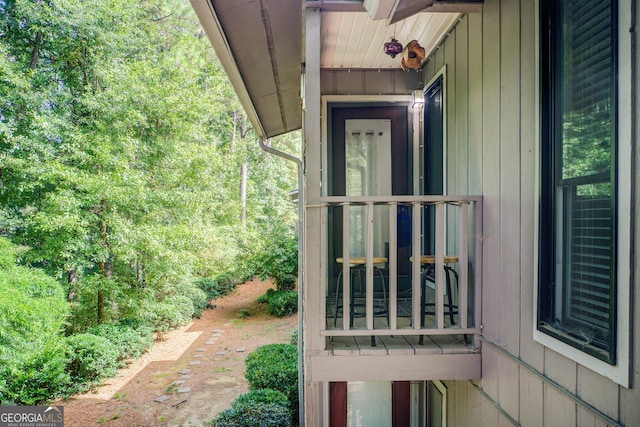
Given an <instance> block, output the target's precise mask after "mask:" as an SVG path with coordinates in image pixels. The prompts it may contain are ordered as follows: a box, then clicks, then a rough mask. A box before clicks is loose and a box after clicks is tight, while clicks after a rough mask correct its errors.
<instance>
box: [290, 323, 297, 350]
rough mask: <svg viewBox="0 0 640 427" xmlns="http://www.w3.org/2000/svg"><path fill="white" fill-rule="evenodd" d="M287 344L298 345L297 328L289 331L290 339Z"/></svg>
mask: <svg viewBox="0 0 640 427" xmlns="http://www.w3.org/2000/svg"><path fill="white" fill-rule="evenodd" d="M289 344H293V345H296V346H297V345H298V328H297V327H296V328H293V330H292V331H291V339H290V340H289Z"/></svg>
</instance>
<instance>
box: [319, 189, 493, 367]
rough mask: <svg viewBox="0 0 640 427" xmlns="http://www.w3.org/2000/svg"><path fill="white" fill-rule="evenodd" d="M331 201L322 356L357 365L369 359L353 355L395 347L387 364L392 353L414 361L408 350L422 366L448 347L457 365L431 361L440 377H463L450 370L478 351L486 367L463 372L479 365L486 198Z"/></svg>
mask: <svg viewBox="0 0 640 427" xmlns="http://www.w3.org/2000/svg"><path fill="white" fill-rule="evenodd" d="M321 209H322V227H323V236H326V239H325V241H324V242H323V246H324V249H323V253H325V254H326V256H325V259H324V260H323V261H324V262H323V263H322V265H323V266H324V267H323V270H324V271H323V277H325V278H326V282H325V286H324V287H323V289H322V296H321V301H324V304H321V306H320V307H318V308H319V310H320V312H321V315H320V319H324V321H323V322H321V323H322V325H321V326H320V328H319V333H320V335H321V336H322V337H324V338H325V339H324V343H325V347H324V350H321V351H317V352H315V353H313V354H312V356H314V357H316V356H317V357H325V358H326V357H333V358H334V361H335V358H336V357H339V358H341V360H342V366H344V367H345V369H346V367H347V366H351V368H349V369H355V370H357V369H358V368H359V365H360V363H361V362H362V361H363V359H362V358H354V357H353V356H366V357H368V356H372V357H374V358H375V356H388V357H386V358H379V360H378V364H379V366H380V367H381V368H383V367H384V366H385V364H387V366H388V363H389V360H390V359H389V357H391V358H394V359H396V358H397V360H398V363H400V364H407V363H408V364H409V365H411V362H409V359H407V356H423V357H422V358H421V359H419V360H422V362H417V364H416V366H424V364H423V363H424V361H425V357H426V358H427V359H429V360H431V362H435V360H436V359H435V358H437V357H440V361H441V362H442V361H444V359H442V355H447V358H446V360H447V361H448V362H447V363H448V364H449V365H448V368H447V367H445V366H444V365H442V368H441V369H440V368H438V367H437V365H438V364H437V363H435V364H433V363H432V364H431V365H430V366H432V367H433V368H434V369H435V371H434V372H432V374H428V375H427V376H429V378H431V379H436V378H437V377H441V379H455V378H457V375H459V374H460V373H459V372H458V373H457V374H456V373H455V372H450V373H449V374H447V373H446V372H445V371H447V370H454V371H455V370H456V366H457V365H458V364H459V365H463V364H465V363H469V360H468V358H466V356H472V357H473V362H471V363H473V364H475V365H477V369H475V368H474V369H472V370H469V371H468V374H460V375H462V377H466V376H469V375H471V377H473V376H474V375H476V373H479V360H480V358H479V349H480V342H479V335H480V329H481V328H480V325H481V319H480V313H481V310H480V304H481V295H482V282H481V271H480V267H481V265H482V262H481V256H482V251H481V239H480V238H479V237H478V236H480V235H481V234H482V232H481V229H480V228H481V226H482V198H481V197H479V196H391V197H378V196H375V197H367V196H363V197H360V196H356V197H354V196H335V197H324V198H323V199H322V207H321ZM392 231H395V232H392ZM414 296H415V297H414ZM370 359H371V358H370ZM455 360H458V363H455V362H454V361H455ZM325 362H326V363H327V365H326V368H327V373H328V372H329V365H332V364H333V362H330V361H329V360H328V359H327V360H325ZM452 362H453V363H452ZM345 363H346V365H345ZM314 364H315V366H316V369H322V367H321V365H322V364H321V363H319V361H315V362H314ZM333 365H334V364H333ZM409 365H408V366H409ZM475 365H474V366H475ZM332 369H335V365H334V366H333V368H332ZM401 370H402V369H401ZM368 371H369V372H371V366H370V367H369V369H368ZM436 371H437V372H436ZM368 375H369V376H370V374H368ZM394 375H395V376H394ZM398 375H400V376H398ZM447 375H449V377H447ZM329 376H331V375H329ZM383 376H384V375H383ZM401 376H402V374H399V373H398V372H396V374H391V373H389V377H390V379H398V378H399V377H401ZM379 378H381V379H383V378H382V377H379ZM413 378H415V377H413ZM323 379H325V380H326V379H329V380H331V378H327V377H326V376H323Z"/></svg>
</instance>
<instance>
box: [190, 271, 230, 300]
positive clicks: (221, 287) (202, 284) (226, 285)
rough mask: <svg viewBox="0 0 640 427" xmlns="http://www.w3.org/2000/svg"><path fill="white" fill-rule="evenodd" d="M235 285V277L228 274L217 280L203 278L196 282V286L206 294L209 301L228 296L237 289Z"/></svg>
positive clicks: (220, 276)
mask: <svg viewBox="0 0 640 427" xmlns="http://www.w3.org/2000/svg"><path fill="white" fill-rule="evenodd" d="M233 283H234V280H233V277H232V276H231V275H228V274H222V275H219V276H218V278H217V280H214V279H212V278H210V277H202V278H200V279H198V280H196V282H195V284H196V286H197V287H198V288H200V289H201V290H202V291H203V292H204V293H205V294H206V296H207V300H212V299H215V298H220V297H223V296H225V295H227V294H228V293H229V292H231V291H232V290H233V289H234V288H235V285H234V284H233Z"/></svg>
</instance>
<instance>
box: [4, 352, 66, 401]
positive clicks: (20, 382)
mask: <svg viewBox="0 0 640 427" xmlns="http://www.w3.org/2000/svg"><path fill="white" fill-rule="evenodd" d="M66 367H67V356H66V351H65V348H64V344H63V343H61V342H53V341H49V342H48V343H46V344H45V345H43V346H39V348H38V350H37V351H35V352H26V353H23V354H20V355H15V357H13V358H11V361H8V363H3V364H1V365H0V405H41V404H45V403H46V402H49V401H51V400H52V399H54V398H55V397H58V396H66V395H67V394H70V390H69V386H70V383H71V381H70V378H69V374H68V373H67V371H66Z"/></svg>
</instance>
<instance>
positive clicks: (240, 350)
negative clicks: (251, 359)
mask: <svg viewBox="0 0 640 427" xmlns="http://www.w3.org/2000/svg"><path fill="white" fill-rule="evenodd" d="M245 351H247V348H246V347H238V348H236V352H238V353H242V352H245Z"/></svg>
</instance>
